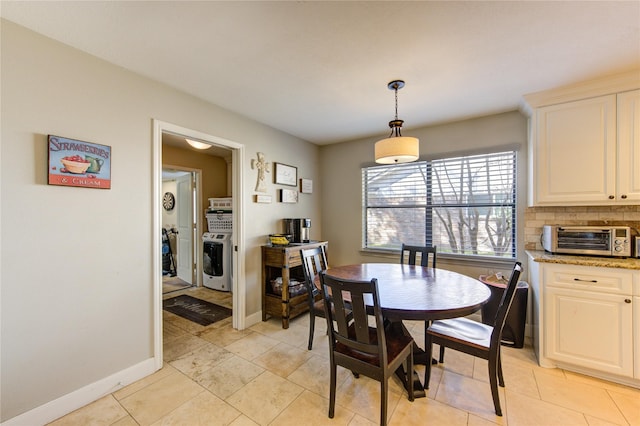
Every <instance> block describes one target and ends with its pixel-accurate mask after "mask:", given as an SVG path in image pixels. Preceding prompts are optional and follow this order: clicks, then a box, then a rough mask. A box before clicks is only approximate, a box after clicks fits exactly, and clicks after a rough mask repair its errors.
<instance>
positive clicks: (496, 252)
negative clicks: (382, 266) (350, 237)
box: [362, 151, 516, 258]
mask: <svg viewBox="0 0 640 426" xmlns="http://www.w3.org/2000/svg"><path fill="white" fill-rule="evenodd" d="M362 186H363V188H362V189H363V191H362V194H363V200H362V202H363V209H362V210H363V215H364V221H363V222H364V229H363V246H364V248H366V249H372V250H376V249H379V250H399V249H400V246H401V244H402V243H405V244H413V245H436V246H437V247H438V253H446V254H455V255H465V256H488V257H497V258H515V253H516V250H515V218H516V216H515V215H516V153H515V152H513V151H509V152H500V153H492V154H483V155H471V156H465V157H455V158H445V159H440V160H432V161H422V162H415V163H407V164H396V165H389V166H386V165H385V166H374V167H367V168H364V169H362Z"/></svg>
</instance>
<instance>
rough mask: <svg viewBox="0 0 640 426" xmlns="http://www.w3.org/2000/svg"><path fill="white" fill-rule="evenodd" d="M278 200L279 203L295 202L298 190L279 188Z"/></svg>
mask: <svg viewBox="0 0 640 426" xmlns="http://www.w3.org/2000/svg"><path fill="white" fill-rule="evenodd" d="M280 202H281V203H297V202H298V190H297V189H281V190H280Z"/></svg>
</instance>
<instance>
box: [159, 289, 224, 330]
mask: <svg viewBox="0 0 640 426" xmlns="http://www.w3.org/2000/svg"><path fill="white" fill-rule="evenodd" d="M162 309H164V310H165V311H168V312H171V313H172V314H176V315H178V316H181V317H182V318H186V319H188V320H189V321H193V322H195V323H197V324H200V325H204V326H207V325H210V324H213V323H214V322H216V321H220V320H222V319H225V318H228V317H230V316H231V309H229V308H225V307H223V306H218V305H216V304H215V303H211V302H207V301H206V300H201V299H197V298H195V297H192V296H188V295H186V294H181V295H180V296H176V297H172V298H170V299H165V300H163V301H162Z"/></svg>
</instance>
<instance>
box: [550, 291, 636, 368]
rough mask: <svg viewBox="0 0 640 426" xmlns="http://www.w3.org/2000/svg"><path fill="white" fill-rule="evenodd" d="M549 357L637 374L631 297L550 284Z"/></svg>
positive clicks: (570, 362) (565, 361)
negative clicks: (634, 358) (634, 357)
mask: <svg viewBox="0 0 640 426" xmlns="http://www.w3.org/2000/svg"><path fill="white" fill-rule="evenodd" d="M546 301H547V305H546V307H545V316H546V318H545V319H546V321H545V322H546V324H547V327H546V330H545V331H546V333H545V336H546V349H547V350H546V355H547V358H549V359H552V360H556V361H560V362H564V363H568V364H572V365H576V366H581V367H587V368H592V369H594V370H598V371H603V372H607V373H613V374H617V375H621V376H628V377H633V374H634V372H633V349H634V348H633V320H632V318H633V310H632V303H631V297H630V296H625V295H619V294H602V293H595V292H590V291H584V290H576V289H568V288H560V287H547V292H546Z"/></svg>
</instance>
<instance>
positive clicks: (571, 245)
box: [540, 225, 637, 257]
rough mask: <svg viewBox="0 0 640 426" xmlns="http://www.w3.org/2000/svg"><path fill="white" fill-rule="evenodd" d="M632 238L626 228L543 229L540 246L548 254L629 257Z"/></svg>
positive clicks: (547, 227)
mask: <svg viewBox="0 0 640 426" xmlns="http://www.w3.org/2000/svg"><path fill="white" fill-rule="evenodd" d="M635 234H637V232H636V231H635V230H634V229H632V228H630V227H628V226H561V225H545V226H544V227H543V228H542V237H541V240H540V242H541V243H542V247H543V248H544V249H545V250H546V251H548V252H550V253H558V254H583V255H590V256H610V257H631V256H634V255H635V253H634V251H635V248H634V244H633V243H634V236H635Z"/></svg>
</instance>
